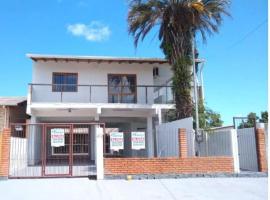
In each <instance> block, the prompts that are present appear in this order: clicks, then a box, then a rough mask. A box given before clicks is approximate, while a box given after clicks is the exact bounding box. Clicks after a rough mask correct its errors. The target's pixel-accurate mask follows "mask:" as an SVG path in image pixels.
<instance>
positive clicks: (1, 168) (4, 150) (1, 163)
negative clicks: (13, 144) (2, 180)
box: [0, 129, 10, 177]
mask: <svg viewBox="0 0 270 200" xmlns="http://www.w3.org/2000/svg"><path fill="white" fill-rule="evenodd" d="M0 139H1V146H0V148H1V157H0V177H8V171H9V150H10V129H3V132H2V133H1V138H0Z"/></svg>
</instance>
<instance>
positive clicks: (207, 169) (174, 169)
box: [104, 129, 234, 175]
mask: <svg viewBox="0 0 270 200" xmlns="http://www.w3.org/2000/svg"><path fill="white" fill-rule="evenodd" d="M178 140H179V158H178V157H171V158H104V173H105V175H124V174H170V173H173V174H174V173H176V174H180V173H181V174H191V173H194V174H202V173H233V172H234V164H233V157H225V156H224V157H222V156H219V157H187V137H186V130H185V129H179V134H178Z"/></svg>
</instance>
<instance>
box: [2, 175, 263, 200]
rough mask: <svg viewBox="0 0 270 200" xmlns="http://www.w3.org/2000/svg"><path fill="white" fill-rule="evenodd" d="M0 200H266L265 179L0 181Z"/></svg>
mask: <svg viewBox="0 0 270 200" xmlns="http://www.w3.org/2000/svg"><path fill="white" fill-rule="evenodd" d="M0 198H1V199H5V200H11V199H12V200H13V199H14V200H17V199H20V200H32V199H33V200H34V199H38V200H48V199H65V200H79V199H83V200H85V199H91V200H99V199H110V200H114V199H115V200H127V199H128V200H133V199H134V200H140V199H142V200H150V199H165V200H171V199H172V200H175V199H179V200H180V199H181V200H185V199H192V200H197V199H198V200H211V199H213V200H228V199H230V200H234V199H235V200H239V199H243V200H249V199H250V200H251V199H252V200H259V199H260V200H264V199H267V178H188V179H158V180H157V179H156V180H132V181H126V180H104V181H93V180H88V179H86V178H70V179H69V178H66V179H62V178H61V179H24V180H8V181H0Z"/></svg>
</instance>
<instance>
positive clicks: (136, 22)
mask: <svg viewBox="0 0 270 200" xmlns="http://www.w3.org/2000/svg"><path fill="white" fill-rule="evenodd" d="M229 3H230V1H229V0H131V1H130V9H129V13H128V24H129V28H128V30H129V33H130V34H131V35H132V36H133V37H134V43H135V46H136V47H137V45H138V41H139V39H141V40H143V39H144V38H145V36H146V35H147V34H148V33H149V32H150V30H152V29H153V27H155V26H158V30H159V34H158V38H159V40H160V48H161V49H162V50H163V52H164V54H165V56H166V58H167V59H168V61H169V62H170V64H171V65H172V70H173V73H174V76H173V81H172V82H173V92H174V94H175V101H176V102H175V103H176V118H177V119H182V118H186V117H191V116H192V109H193V103H192V99H191V81H192V68H191V65H192V62H193V53H194V52H193V51H192V50H193V44H194V38H195V36H196V34H197V33H200V34H201V36H202V39H203V41H206V34H207V33H208V34H212V33H216V32H218V27H219V26H220V25H221V22H222V15H224V14H225V15H229V13H228V12H227V8H228V6H229Z"/></svg>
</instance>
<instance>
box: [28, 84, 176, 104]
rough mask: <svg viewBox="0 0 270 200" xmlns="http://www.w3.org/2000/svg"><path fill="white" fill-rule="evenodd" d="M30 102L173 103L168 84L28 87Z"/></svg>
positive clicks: (170, 88) (49, 85) (42, 85)
mask: <svg viewBox="0 0 270 200" xmlns="http://www.w3.org/2000/svg"><path fill="white" fill-rule="evenodd" d="M29 94H30V102H64V103H65V102H70V103H133V104H173V103H174V95H173V92H172V86H169V85H121V86H114V85H74V84H40V83H39V84H33V83H31V84H29Z"/></svg>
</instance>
